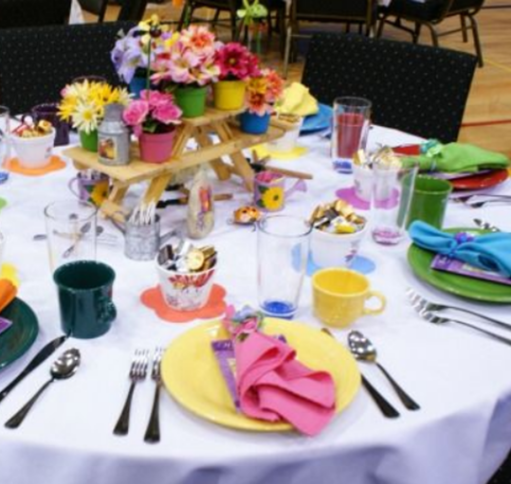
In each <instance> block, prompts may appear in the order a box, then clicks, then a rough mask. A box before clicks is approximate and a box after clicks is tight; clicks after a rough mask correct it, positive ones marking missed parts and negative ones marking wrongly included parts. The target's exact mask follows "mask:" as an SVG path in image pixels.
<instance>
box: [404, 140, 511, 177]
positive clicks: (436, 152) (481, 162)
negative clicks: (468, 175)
mask: <svg viewBox="0 0 511 484" xmlns="http://www.w3.org/2000/svg"><path fill="white" fill-rule="evenodd" d="M428 146H429V148H428V149H427V151H426V152H425V153H424V154H422V155H419V156H411V157H404V158H403V160H402V161H403V164H404V165H410V164H412V163H414V162H418V163H419V170H420V171H441V172H445V173H458V172H478V171H481V170H485V169H492V170H497V169H504V168H507V167H508V166H509V165H510V161H509V158H508V157H507V156H506V155H503V154H501V153H495V152H493V151H488V150H484V149H483V148H479V147H478V146H474V145H469V144H463V143H449V144H446V145H443V144H441V143H431V142H428V144H427V147H428Z"/></svg>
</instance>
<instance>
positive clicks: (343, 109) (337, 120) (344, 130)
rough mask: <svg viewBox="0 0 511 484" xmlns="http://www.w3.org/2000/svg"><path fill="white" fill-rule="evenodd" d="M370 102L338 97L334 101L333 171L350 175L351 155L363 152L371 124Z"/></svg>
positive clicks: (351, 166) (361, 99)
mask: <svg viewBox="0 0 511 484" xmlns="http://www.w3.org/2000/svg"><path fill="white" fill-rule="evenodd" d="M370 117H371V101H368V100H367V99H364V98H361V97H348V96H346V97H338V98H337V99H336V100H335V101H334V119H333V132H332V159H333V165H334V169H335V170H336V171H338V172H340V173H351V172H352V170H353V155H354V154H355V153H356V152H357V151H358V150H360V149H362V150H365V148H366V144H367V135H368V134H369V126H370V124H371V119H370Z"/></svg>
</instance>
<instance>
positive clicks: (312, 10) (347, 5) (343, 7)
mask: <svg viewBox="0 0 511 484" xmlns="http://www.w3.org/2000/svg"><path fill="white" fill-rule="evenodd" d="M376 15H377V3H376V1H375V0H335V1H334V0H292V4H291V17H290V23H289V26H288V29H287V38H286V50H285V56H284V76H286V77H287V70H288V65H289V61H290V58H291V55H292V53H291V49H292V47H293V43H294V41H295V40H296V39H299V38H310V37H311V35H307V34H303V33H301V32H300V25H301V24H302V23H303V22H313V23H318V22H320V23H342V24H344V25H345V31H346V32H350V29H351V26H352V25H355V26H356V27H357V28H358V32H359V33H361V34H365V35H369V34H370V33H371V30H372V28H373V26H374V23H375V20H376Z"/></svg>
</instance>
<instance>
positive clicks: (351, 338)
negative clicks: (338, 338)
mask: <svg viewBox="0 0 511 484" xmlns="http://www.w3.org/2000/svg"><path fill="white" fill-rule="evenodd" d="M321 331H322V332H324V333H325V334H328V335H329V336H331V337H332V338H335V336H334V335H333V333H332V332H331V331H330V330H328V329H327V328H322V329H321ZM348 346H349V349H350V351H351V353H352V354H353V356H354V357H355V358H356V359H357V360H360V361H364V362H369V363H374V364H375V365H376V366H377V367H378V368H379V369H380V371H381V372H382V373H383V374H384V375H385V377H386V378H387V380H388V381H389V382H390V384H391V386H392V388H393V389H394V390H395V392H396V393H397V396H398V397H399V399H400V400H401V402H402V403H403V405H404V406H405V407H406V408H407V409H408V410H413V411H414V410H419V409H420V406H419V405H418V404H417V403H416V402H415V401H414V400H412V398H411V397H410V396H409V395H408V394H407V393H406V392H405V391H404V390H403V389H402V388H401V387H400V386H399V384H398V383H397V382H396V381H395V380H394V379H393V378H392V377H391V376H390V374H389V373H388V372H387V370H385V368H384V367H383V366H382V365H381V364H380V363H378V362H377V361H376V355H377V352H376V348H375V347H374V345H373V344H372V343H371V341H370V340H369V339H368V338H366V337H365V336H364V335H363V334H362V333H360V332H359V331H350V333H349V334H348ZM361 378H362V385H364V388H365V389H366V390H367V392H368V393H369V395H370V396H371V398H372V399H373V401H374V402H375V403H376V405H377V406H378V408H379V409H380V411H381V412H382V414H383V415H384V416H385V417H387V418H397V417H399V416H400V413H399V412H398V411H397V410H396V408H395V407H394V406H393V405H391V404H390V403H389V402H388V401H387V399H386V398H385V397H384V396H383V395H382V394H381V393H380V392H379V391H378V390H376V388H375V387H374V386H373V385H372V384H371V383H370V382H369V380H368V379H367V378H366V377H365V376H364V374H363V373H361Z"/></svg>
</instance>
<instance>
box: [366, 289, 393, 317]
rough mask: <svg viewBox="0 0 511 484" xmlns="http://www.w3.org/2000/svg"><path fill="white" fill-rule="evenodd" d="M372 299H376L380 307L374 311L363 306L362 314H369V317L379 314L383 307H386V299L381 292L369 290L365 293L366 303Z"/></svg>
mask: <svg viewBox="0 0 511 484" xmlns="http://www.w3.org/2000/svg"><path fill="white" fill-rule="evenodd" d="M372 297H375V298H376V299H378V300H379V301H380V307H379V308H376V309H371V308H366V307H365V306H364V308H363V310H362V313H363V314H369V315H375V314H380V313H382V312H383V310H384V309H385V306H386V305H387V299H386V297H385V296H384V295H383V294H382V293H381V292H378V291H371V290H369V291H367V295H366V301H368V300H369V299H371V298H372Z"/></svg>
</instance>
